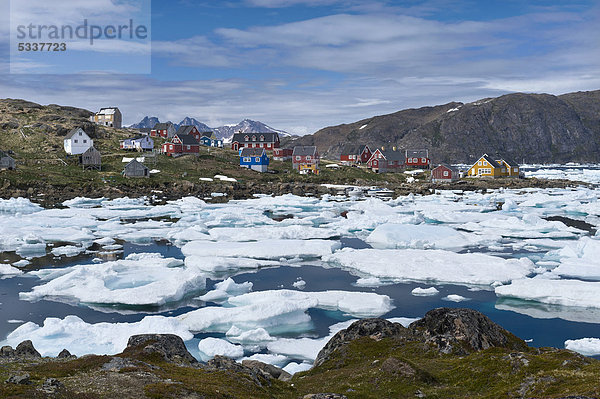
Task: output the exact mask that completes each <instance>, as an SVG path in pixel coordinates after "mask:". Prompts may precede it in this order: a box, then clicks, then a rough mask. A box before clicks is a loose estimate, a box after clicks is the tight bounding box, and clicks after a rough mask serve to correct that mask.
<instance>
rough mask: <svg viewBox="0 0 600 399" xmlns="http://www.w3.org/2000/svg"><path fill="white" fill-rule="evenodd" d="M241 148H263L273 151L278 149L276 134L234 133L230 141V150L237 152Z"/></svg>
mask: <svg viewBox="0 0 600 399" xmlns="http://www.w3.org/2000/svg"><path fill="white" fill-rule="evenodd" d="M242 148H264V149H265V150H273V149H275V148H279V135H278V134H277V133H236V134H234V135H233V137H232V139H231V149H232V150H235V151H238V150H240V149H242Z"/></svg>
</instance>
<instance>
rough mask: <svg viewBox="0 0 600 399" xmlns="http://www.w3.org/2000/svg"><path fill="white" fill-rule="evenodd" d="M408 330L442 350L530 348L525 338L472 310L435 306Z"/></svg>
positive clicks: (449, 351)
mask: <svg viewBox="0 0 600 399" xmlns="http://www.w3.org/2000/svg"><path fill="white" fill-rule="evenodd" d="M409 329H410V330H411V331H412V332H413V333H414V335H415V336H418V337H422V338H424V339H425V342H427V343H431V344H434V345H435V346H437V348H438V349H439V350H440V351H441V352H443V353H451V352H457V353H464V354H466V353H471V352H474V351H479V350H483V349H488V348H492V347H503V348H509V349H513V350H525V349H527V344H526V343H525V342H524V341H523V340H521V339H519V338H517V337H516V336H515V335H513V334H511V333H510V332H508V331H506V330H505V329H504V328H502V327H500V326H499V325H498V324H496V323H494V322H493V321H491V320H490V319H489V318H488V317H486V316H484V315H483V314H481V313H480V312H478V311H476V310H473V309H452V308H437V309H433V310H430V311H429V312H427V314H426V315H425V317H423V318H422V319H420V320H417V321H415V322H414V323H412V324H411V325H410V326H409Z"/></svg>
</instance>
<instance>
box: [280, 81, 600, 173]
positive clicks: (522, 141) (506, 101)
mask: <svg viewBox="0 0 600 399" xmlns="http://www.w3.org/2000/svg"><path fill="white" fill-rule="evenodd" d="M285 144H286V145H288V146H289V145H316V146H317V147H318V149H319V152H320V153H321V154H322V155H324V156H325V157H328V158H330V159H339V158H338V157H339V155H340V151H341V149H342V147H343V146H344V145H346V144H367V145H369V146H371V147H372V148H381V147H384V148H385V149H386V150H388V149H389V150H391V149H393V147H396V148H397V149H398V150H405V149H428V150H429V154H430V157H431V158H432V161H433V162H435V163H438V162H456V163H471V162H473V161H474V160H476V159H477V158H479V156H481V155H482V154H483V153H488V154H489V155H491V156H496V155H501V156H502V157H505V158H509V159H513V160H514V161H517V162H522V161H523V160H524V161H525V162H600V90H596V91H588V92H577V93H569V94H564V95H560V96H554V95H549V94H523V93H515V94H508V95H504V96H501V97H497V98H486V99H482V100H479V101H475V102H472V103H468V104H463V103H460V102H451V103H448V104H444V105H438V106H433V107H423V108H418V109H407V110H403V111H398V112H395V113H393V114H388V115H381V116H374V117H372V118H368V119H363V120H360V121H358V122H353V123H349V124H344V125H338V126H331V127H326V128H324V129H321V130H319V131H318V132H316V133H314V134H312V135H307V136H302V137H300V138H298V139H296V140H293V141H291V142H289V143H285Z"/></svg>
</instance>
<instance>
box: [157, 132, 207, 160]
mask: <svg viewBox="0 0 600 399" xmlns="http://www.w3.org/2000/svg"><path fill="white" fill-rule="evenodd" d="M162 152H163V153H164V154H167V155H168V156H173V155H175V156H176V155H183V154H198V153H199V152H200V144H199V143H198V141H197V140H196V138H195V137H194V136H193V135H189V134H184V135H182V136H179V135H177V134H176V135H175V136H173V139H172V140H171V141H170V142H168V143H164V144H163V145H162Z"/></svg>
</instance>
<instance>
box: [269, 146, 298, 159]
mask: <svg viewBox="0 0 600 399" xmlns="http://www.w3.org/2000/svg"><path fill="white" fill-rule="evenodd" d="M293 152H294V150H292V149H291V148H274V149H273V159H274V160H276V161H287V160H288V159H292V153H293Z"/></svg>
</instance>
